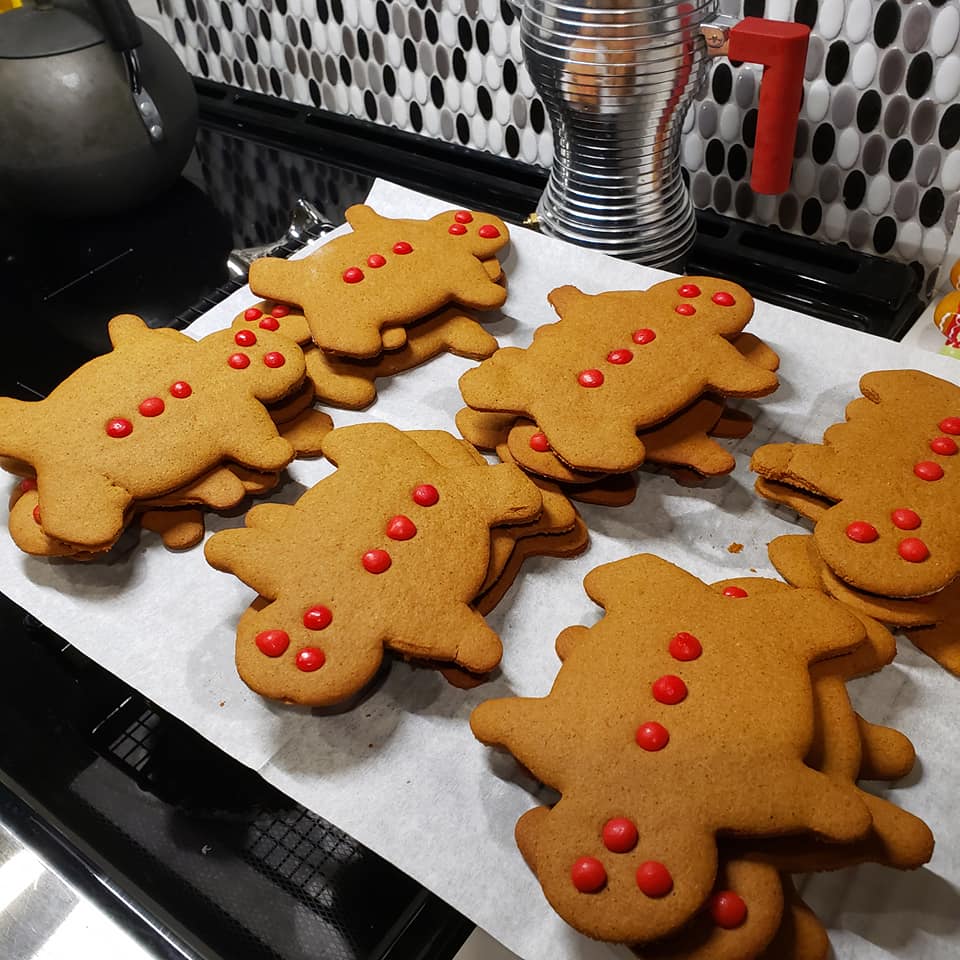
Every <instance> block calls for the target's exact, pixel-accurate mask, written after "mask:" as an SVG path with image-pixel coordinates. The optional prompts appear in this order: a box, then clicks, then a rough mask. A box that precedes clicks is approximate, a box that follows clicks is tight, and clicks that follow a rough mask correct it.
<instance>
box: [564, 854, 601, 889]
mask: <svg viewBox="0 0 960 960" xmlns="http://www.w3.org/2000/svg"><path fill="white" fill-rule="evenodd" d="M570 879H571V880H572V881H573V885H574V886H575V887H576V888H577V889H578V890H579V891H580V892H581V893H596V892H597V891H598V890H599V889H600V888H601V887H603V885H604V884H605V883H606V882H607V871H606V870H604V869H603V864H602V863H601V862H600V861H599V860H597V858H596V857H580V859H579V860H577V861H575V862H574V864H573V866H572V867H571V868H570Z"/></svg>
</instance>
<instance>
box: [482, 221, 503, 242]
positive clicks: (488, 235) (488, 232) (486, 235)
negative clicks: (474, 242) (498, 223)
mask: <svg viewBox="0 0 960 960" xmlns="http://www.w3.org/2000/svg"><path fill="white" fill-rule="evenodd" d="M477 233H479V234H480V236H481V237H483V239H484V240H496V239H497V237H499V236H500V231H499V230H498V229H497V228H496V227H495V226H494V225H493V224H492V223H485V224H484V225H483V226H482V227H481V228H480V229H479V230H478V231H477Z"/></svg>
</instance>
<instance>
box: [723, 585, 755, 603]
mask: <svg viewBox="0 0 960 960" xmlns="http://www.w3.org/2000/svg"><path fill="white" fill-rule="evenodd" d="M721 592H722V594H723V596H725V597H736V598H737V599H738V600H739V599H742V598H743V597H747V596H749V594H748V593H747V591H746V590H744V589H743V587H736V586H733V585H731V586H729V587H724V588H723V590H722V591H721Z"/></svg>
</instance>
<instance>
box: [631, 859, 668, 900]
mask: <svg viewBox="0 0 960 960" xmlns="http://www.w3.org/2000/svg"><path fill="white" fill-rule="evenodd" d="M637 886H638V887H639V888H640V890H641V892H642V893H645V894H646V895H647V896H648V897H665V896H666V895H667V894H668V893H669V892H670V891H671V890H672V889H673V877H671V876H670V871H669V870H668V869H667V868H666V867H665V866H664V865H663V864H662V863H657V861H656V860H648V861H647V862H646V863H641V864H640V866H639V867H637Z"/></svg>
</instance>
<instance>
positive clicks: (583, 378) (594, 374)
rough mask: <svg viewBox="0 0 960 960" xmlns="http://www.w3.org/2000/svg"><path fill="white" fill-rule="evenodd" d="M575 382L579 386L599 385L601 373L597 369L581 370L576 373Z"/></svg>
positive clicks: (601, 382) (600, 384)
mask: <svg viewBox="0 0 960 960" xmlns="http://www.w3.org/2000/svg"><path fill="white" fill-rule="evenodd" d="M577 383H579V384H580V386H581V387H600V386H602V385H603V374H602V373H601V372H600V371H599V370H581V371H580V373H578V374H577Z"/></svg>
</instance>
